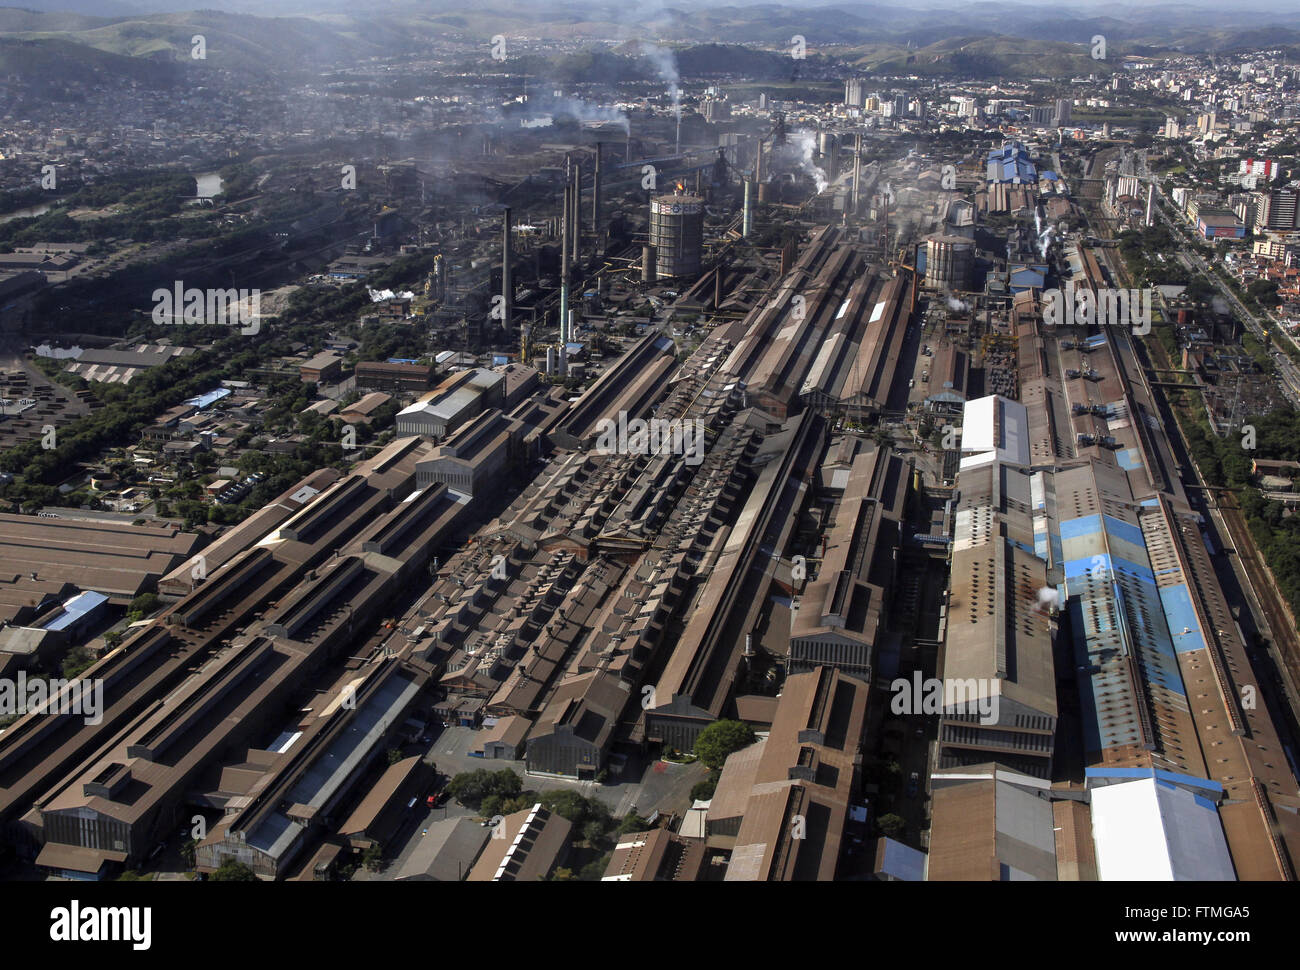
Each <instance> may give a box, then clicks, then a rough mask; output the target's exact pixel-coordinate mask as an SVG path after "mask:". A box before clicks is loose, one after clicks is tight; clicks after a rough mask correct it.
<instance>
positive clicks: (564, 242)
mask: <svg viewBox="0 0 1300 970" xmlns="http://www.w3.org/2000/svg"><path fill="white" fill-rule="evenodd" d="M565 169H566V171H565V173H564V176H565V177H564V205H563V207H562V210H563V215H562V216H561V225H562V227H563V228H562V229H561V231H560V331H561V335H563V331H564V328H565V326H566V324H567V322H568V319H569V233H570V232H572V231H573V180H572V178H571V177H570V172H571V171H572V170H571V169H570V168H569V163H568V159H566V160H565Z"/></svg>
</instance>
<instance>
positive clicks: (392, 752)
mask: <svg viewBox="0 0 1300 970" xmlns="http://www.w3.org/2000/svg"><path fill="white" fill-rule="evenodd" d="M401 760H402V749H401V748H389V749H388V763H389V764H390V765H395V764H397V762H399V761H401Z"/></svg>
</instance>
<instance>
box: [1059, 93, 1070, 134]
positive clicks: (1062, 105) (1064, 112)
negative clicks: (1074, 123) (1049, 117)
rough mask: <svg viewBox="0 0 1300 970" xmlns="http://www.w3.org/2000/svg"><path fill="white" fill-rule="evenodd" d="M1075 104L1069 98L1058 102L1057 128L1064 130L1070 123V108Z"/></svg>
mask: <svg viewBox="0 0 1300 970" xmlns="http://www.w3.org/2000/svg"><path fill="white" fill-rule="evenodd" d="M1072 105H1073V102H1072V101H1070V100H1069V99H1067V98H1057V100H1056V127H1058V128H1063V127H1065V126H1066V125H1068V124H1069V123H1070V108H1071V106H1072Z"/></svg>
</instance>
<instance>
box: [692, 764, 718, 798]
mask: <svg viewBox="0 0 1300 970" xmlns="http://www.w3.org/2000/svg"><path fill="white" fill-rule="evenodd" d="M720 777H722V773H721V772H718V771H711V772H709V777H707V778H705V779H704V780H703V781H697V782H696V783H695V784H694V786H692V788H691V801H693V802H707V801H708V800H709V799H711V798H712V797H713V793H714V792H715V791H717V788H718V779H719V778H720Z"/></svg>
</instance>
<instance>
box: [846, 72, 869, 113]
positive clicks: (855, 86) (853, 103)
mask: <svg viewBox="0 0 1300 970" xmlns="http://www.w3.org/2000/svg"><path fill="white" fill-rule="evenodd" d="M865 96H866V91H865V89H864V88H863V87H862V82H861V81H860V80H858V79H857V78H855V77H851V78H849V79H848V80H847V81H845V82H844V103H845V104H846V105H848V106H849V107H850V108H861V107H862V102H863V100H864V98H865Z"/></svg>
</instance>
